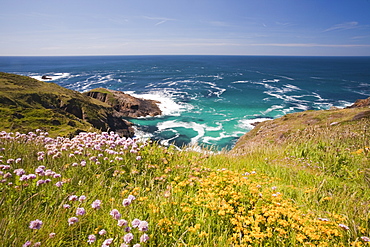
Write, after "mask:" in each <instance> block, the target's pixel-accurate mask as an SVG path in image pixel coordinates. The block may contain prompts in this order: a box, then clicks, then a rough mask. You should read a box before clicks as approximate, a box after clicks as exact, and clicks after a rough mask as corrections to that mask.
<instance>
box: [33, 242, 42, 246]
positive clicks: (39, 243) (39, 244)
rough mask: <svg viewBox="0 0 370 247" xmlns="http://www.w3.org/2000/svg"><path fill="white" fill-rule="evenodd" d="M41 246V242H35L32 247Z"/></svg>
mask: <svg viewBox="0 0 370 247" xmlns="http://www.w3.org/2000/svg"><path fill="white" fill-rule="evenodd" d="M40 246H41V242H36V243H34V244H33V247H40Z"/></svg>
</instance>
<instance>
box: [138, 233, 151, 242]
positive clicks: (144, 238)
mask: <svg viewBox="0 0 370 247" xmlns="http://www.w3.org/2000/svg"><path fill="white" fill-rule="evenodd" d="M148 240H149V236H148V235H147V234H145V233H144V234H143V235H141V237H140V242H142V243H145V242H146V241H148Z"/></svg>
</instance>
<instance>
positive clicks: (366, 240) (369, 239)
mask: <svg viewBox="0 0 370 247" xmlns="http://www.w3.org/2000/svg"><path fill="white" fill-rule="evenodd" d="M361 239H362V241H364V242H370V238H369V237H365V236H363V237H361Z"/></svg>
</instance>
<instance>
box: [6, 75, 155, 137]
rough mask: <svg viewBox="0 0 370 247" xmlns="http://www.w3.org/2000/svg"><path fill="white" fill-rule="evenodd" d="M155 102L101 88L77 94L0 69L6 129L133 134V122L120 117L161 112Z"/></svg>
mask: <svg viewBox="0 0 370 247" xmlns="http://www.w3.org/2000/svg"><path fill="white" fill-rule="evenodd" d="M157 103H158V102H155V101H152V100H144V99H138V98H135V97H132V96H130V95H128V94H125V93H123V92H119V91H114V90H108V89H102V88H99V89H94V90H92V91H90V92H87V93H79V92H77V91H73V90H69V89H66V88H63V87H61V86H59V85H57V84H55V83H50V82H43V81H39V80H36V79H32V78H30V77H26V76H20V75H15V74H9V73H3V72H0V115H1V117H2V121H1V122H0V127H1V130H5V131H12V132H16V131H19V132H23V133H24V132H28V131H34V130H35V129H38V128H41V129H43V130H44V131H48V132H49V134H51V135H59V136H73V135H75V134H77V133H79V132H81V131H98V130H100V131H115V132H117V133H118V134H120V135H121V136H125V137H132V136H133V135H134V129H133V124H132V123H131V122H129V121H128V120H125V119H123V118H124V117H129V118H136V117H146V116H156V115H160V114H161V110H160V109H159V107H158V105H157Z"/></svg>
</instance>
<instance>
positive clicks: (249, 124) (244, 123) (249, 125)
mask: <svg viewBox="0 0 370 247" xmlns="http://www.w3.org/2000/svg"><path fill="white" fill-rule="evenodd" d="M268 120H271V118H256V119H241V120H238V127H239V128H241V129H247V130H251V129H253V128H254V125H255V124H257V123H261V122H264V121H268Z"/></svg>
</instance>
